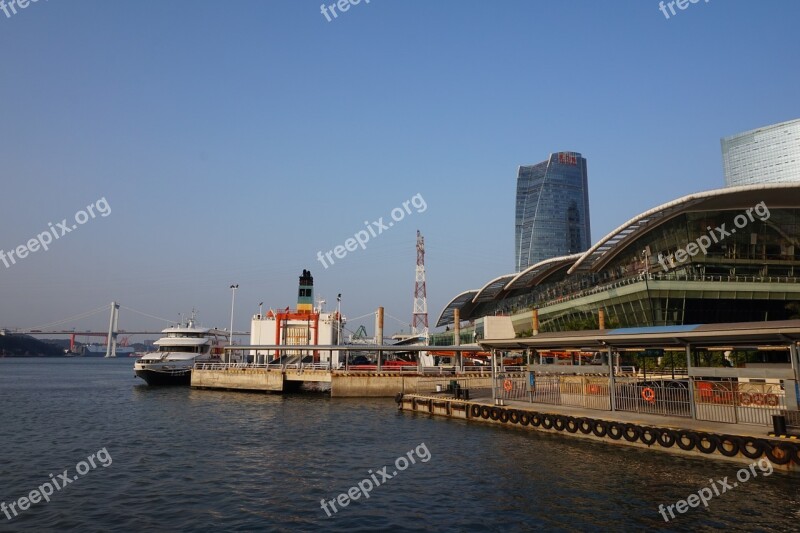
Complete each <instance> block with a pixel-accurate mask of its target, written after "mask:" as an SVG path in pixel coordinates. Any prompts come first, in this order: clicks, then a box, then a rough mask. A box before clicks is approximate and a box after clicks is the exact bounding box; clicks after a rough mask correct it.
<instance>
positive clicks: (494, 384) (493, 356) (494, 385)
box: [491, 348, 497, 405]
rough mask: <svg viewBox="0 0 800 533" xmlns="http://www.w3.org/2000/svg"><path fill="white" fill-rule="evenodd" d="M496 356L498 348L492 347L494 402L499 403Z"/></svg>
mask: <svg viewBox="0 0 800 533" xmlns="http://www.w3.org/2000/svg"><path fill="white" fill-rule="evenodd" d="M496 358H497V350H496V349H494V348H492V361H491V362H492V403H493V404H495V405H497V372H496V371H495V368H494V364H495V359H496Z"/></svg>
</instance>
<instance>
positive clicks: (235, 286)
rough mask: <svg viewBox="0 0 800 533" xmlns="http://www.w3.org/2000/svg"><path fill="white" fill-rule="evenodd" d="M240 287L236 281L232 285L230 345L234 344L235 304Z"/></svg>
mask: <svg viewBox="0 0 800 533" xmlns="http://www.w3.org/2000/svg"><path fill="white" fill-rule="evenodd" d="M238 288H239V284H238V283H235V284H232V285H231V286H230V289H231V329H230V337H229V339H228V346H233V306H234V305H235V303H236V289H238Z"/></svg>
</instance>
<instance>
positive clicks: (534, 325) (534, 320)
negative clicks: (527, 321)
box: [531, 309, 539, 335]
mask: <svg viewBox="0 0 800 533" xmlns="http://www.w3.org/2000/svg"><path fill="white" fill-rule="evenodd" d="M531 312H532V313H533V314H532V315H531V321H532V323H531V331H532V332H533V335H538V334H539V310H538V309H534V310H533V311H531Z"/></svg>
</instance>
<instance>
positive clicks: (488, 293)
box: [472, 274, 516, 303]
mask: <svg viewBox="0 0 800 533" xmlns="http://www.w3.org/2000/svg"><path fill="white" fill-rule="evenodd" d="M514 276H516V274H506V275H505V276H500V277H497V278H494V279H493V280H492V281H490V282H489V283H487V284H486V285H484V286H483V287H482V288H481V290H479V291H478V294H476V295H475V298H473V299H472V303H478V302H488V301H489V300H494V298H495V296H497V295H498V294H500V292H501V291H502V290H503V287H505V286H506V284H507V283H508V282H509V281H510V280H511V279H512V278H514Z"/></svg>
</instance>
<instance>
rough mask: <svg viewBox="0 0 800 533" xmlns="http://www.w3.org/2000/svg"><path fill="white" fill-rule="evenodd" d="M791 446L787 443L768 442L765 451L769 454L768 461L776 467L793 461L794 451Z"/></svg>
mask: <svg viewBox="0 0 800 533" xmlns="http://www.w3.org/2000/svg"><path fill="white" fill-rule="evenodd" d="M789 446H790V445H789V444H788V443H786V442H767V446H766V448H764V451H765V452H766V454H767V459H769V460H770V462H772V463H775V464H776V465H785V464H788V463H789V461H791V460H792V451H793V450H791V449H790V447H789Z"/></svg>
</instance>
